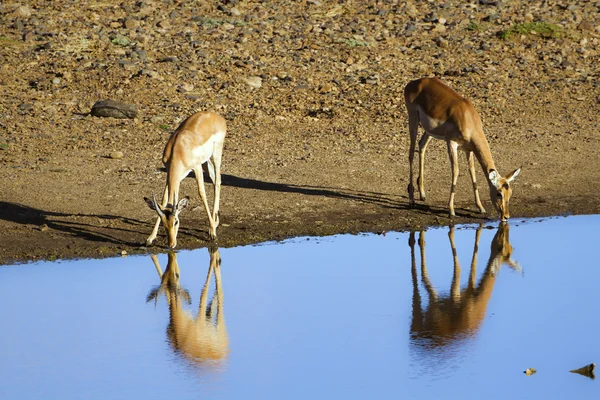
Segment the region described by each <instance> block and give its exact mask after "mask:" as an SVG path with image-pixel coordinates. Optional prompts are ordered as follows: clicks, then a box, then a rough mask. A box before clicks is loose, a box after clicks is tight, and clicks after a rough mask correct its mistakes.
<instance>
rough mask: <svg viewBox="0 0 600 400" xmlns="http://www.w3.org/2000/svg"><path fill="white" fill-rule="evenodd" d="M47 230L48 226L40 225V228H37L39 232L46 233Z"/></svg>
mask: <svg viewBox="0 0 600 400" xmlns="http://www.w3.org/2000/svg"><path fill="white" fill-rule="evenodd" d="M48 229H49V228H48V224H42V225H40V227H39V230H40V231H41V232H46V231H47V230H48Z"/></svg>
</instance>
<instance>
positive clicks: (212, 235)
mask: <svg viewBox="0 0 600 400" xmlns="http://www.w3.org/2000/svg"><path fill="white" fill-rule="evenodd" d="M194 173H195V174H196V183H197V184H198V193H199V194H200V198H201V199H202V204H204V209H205V210H206V215H207V216H208V224H209V228H208V235H209V236H210V238H211V239H212V240H215V239H216V238H217V229H216V227H215V222H214V220H213V217H212V215H211V212H210V207H209V206H208V200H207V199H206V189H205V188H204V175H203V174H202V168H199V170H194Z"/></svg>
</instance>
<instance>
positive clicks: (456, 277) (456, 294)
mask: <svg viewBox="0 0 600 400" xmlns="http://www.w3.org/2000/svg"><path fill="white" fill-rule="evenodd" d="M448 238H449V239H450V247H451V248H452V259H453V260H454V273H453V274H452V286H451V288H450V296H451V298H452V301H453V302H455V303H458V302H459V301H460V263H459V261H458V253H457V252H456V245H455V244H454V226H451V227H450V231H448Z"/></svg>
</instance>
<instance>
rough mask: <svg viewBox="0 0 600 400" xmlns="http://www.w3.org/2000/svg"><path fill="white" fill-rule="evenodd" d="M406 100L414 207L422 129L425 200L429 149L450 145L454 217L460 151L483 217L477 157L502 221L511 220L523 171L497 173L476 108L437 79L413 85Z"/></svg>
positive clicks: (421, 180)
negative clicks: (436, 142)
mask: <svg viewBox="0 0 600 400" xmlns="http://www.w3.org/2000/svg"><path fill="white" fill-rule="evenodd" d="M404 99H405V101H406V108H407V110H408V130H409V133H410V152H409V154H408V161H409V168H410V173H409V174H410V177H409V183H408V197H409V203H410V205H411V206H413V205H414V204H415V189H414V186H413V159H414V154H415V144H416V142H417V134H418V128H419V125H421V127H422V128H423V130H424V131H425V132H424V133H423V136H422V137H421V139H420V140H419V177H418V178H417V184H418V185H419V194H420V195H421V200H425V174H424V164H425V149H426V148H427V144H428V143H429V141H430V140H431V138H432V137H433V138H436V139H441V140H445V141H446V145H447V146H448V155H449V156H450V165H451V167H452V186H451V189H450V201H449V203H448V206H449V208H450V215H452V216H454V215H455V214H454V193H455V191H456V181H457V180H458V149H461V150H463V151H465V153H466V154H467V160H468V162H469V172H470V173H471V180H472V181H473V192H474V193H475V204H476V205H477V208H479V211H480V212H481V213H485V209H484V208H483V205H482V204H481V200H480V199H479V192H478V191H477V181H476V178H475V162H474V160H473V154H475V157H477V160H478V161H479V164H481V168H482V169H483V172H484V174H485V176H486V178H487V181H488V185H489V188H490V199H491V200H492V204H493V205H494V207H495V208H496V210H497V211H498V214H499V216H500V219H501V220H502V221H506V220H508V218H510V213H509V212H508V201H509V200H510V196H511V193H512V190H511V187H510V183H511V182H512V181H513V180H514V179H515V177H516V176H517V175H519V172H521V168H518V169H516V170H514V171H513V172H511V173H510V174H509V175H507V176H505V177H503V176H501V175H500V174H499V173H498V170H496V166H495V165H494V160H493V159H492V153H491V152H490V146H489V145H488V142H487V140H486V138H485V136H484V134H483V127H482V124H481V118H479V114H477V111H476V110H475V108H474V107H473V104H472V103H471V102H470V101H469V100H467V99H465V98H464V97H462V96H461V95H460V94H458V93H456V92H455V91H454V90H452V89H451V88H449V87H448V86H446V85H445V84H444V83H442V81H440V80H439V79H437V78H423V79H418V80H416V81H412V82H410V83H408V85H406V88H405V89H404Z"/></svg>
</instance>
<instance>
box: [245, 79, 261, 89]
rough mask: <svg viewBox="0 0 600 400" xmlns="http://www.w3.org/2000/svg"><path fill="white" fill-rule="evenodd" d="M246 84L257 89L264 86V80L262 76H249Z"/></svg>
mask: <svg viewBox="0 0 600 400" xmlns="http://www.w3.org/2000/svg"><path fill="white" fill-rule="evenodd" d="M246 83H247V84H248V85H249V86H251V87H253V88H256V89H259V88H260V87H261V86H262V78H261V77H260V76H249V77H247V78H246Z"/></svg>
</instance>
